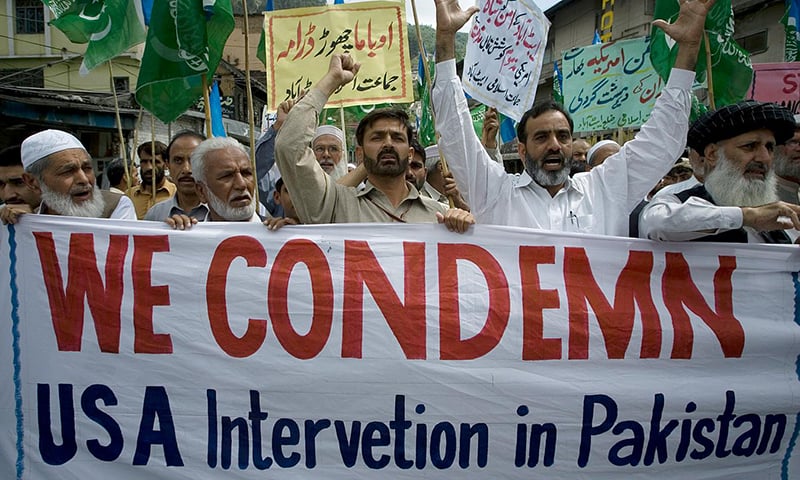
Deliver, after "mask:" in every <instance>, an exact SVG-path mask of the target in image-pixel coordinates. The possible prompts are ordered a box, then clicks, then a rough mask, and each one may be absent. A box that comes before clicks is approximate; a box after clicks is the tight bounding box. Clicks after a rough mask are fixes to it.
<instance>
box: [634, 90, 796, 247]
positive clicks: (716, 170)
mask: <svg viewBox="0 0 800 480" xmlns="http://www.w3.org/2000/svg"><path fill="white" fill-rule="evenodd" d="M793 133H794V118H793V117H792V114H791V112H789V110H787V109H785V108H783V107H781V106H779V105H776V104H774V103H762V102H757V101H754V100H747V101H743V102H739V103H737V104H734V105H728V106H725V107H722V108H720V109H718V110H716V111H714V112H709V113H706V114H705V115H703V116H702V117H700V118H699V119H698V120H697V121H695V122H694V123H693V124H692V126H691V128H690V129H689V135H688V144H689V146H690V147H691V148H693V149H694V150H696V151H698V152H702V153H703V154H704V155H705V166H706V171H705V183H704V184H703V185H698V186H696V187H694V188H691V189H689V190H685V191H682V192H679V193H677V194H674V195H673V194H666V195H660V196H656V197H655V198H654V199H653V201H652V202H651V203H650V204H649V205H648V206H647V207H646V208H645V209H644V211H643V212H642V216H641V220H640V224H639V232H640V236H641V237H643V238H650V239H653V240H666V241H708V242H734V243H791V241H790V238H789V236H787V235H786V233H785V232H784V230H786V229H791V228H795V229H796V228H798V227H800V220H799V219H798V214H800V206H797V205H792V204H789V203H785V202H780V201H778V196H777V194H776V191H775V184H776V176H775V172H774V171H773V169H772V157H773V150H774V148H775V146H776V145H780V144H783V143H784V142H786V141H787V140H788V139H789V138H791V137H792V134H793Z"/></svg>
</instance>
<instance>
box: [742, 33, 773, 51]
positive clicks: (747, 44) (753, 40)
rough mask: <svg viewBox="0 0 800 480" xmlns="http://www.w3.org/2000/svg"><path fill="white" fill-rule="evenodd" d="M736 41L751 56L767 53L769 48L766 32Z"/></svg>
mask: <svg viewBox="0 0 800 480" xmlns="http://www.w3.org/2000/svg"><path fill="white" fill-rule="evenodd" d="M734 40H736V43H738V44H739V46H741V47H742V48H743V49H744V50H745V51H746V52H748V53H750V55H755V54H757V53H763V52H766V51H767V49H768V48H769V45H768V44H767V31H766V30H762V31H760V32H756V33H753V34H750V35H745V36H743V37H739V38H735V39H734Z"/></svg>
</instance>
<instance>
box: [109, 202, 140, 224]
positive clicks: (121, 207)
mask: <svg viewBox="0 0 800 480" xmlns="http://www.w3.org/2000/svg"><path fill="white" fill-rule="evenodd" d="M108 218H117V219H120V220H138V219H137V218H136V209H135V208H134V207H133V202H132V201H131V199H130V198H128V197H125V196H123V197H120V199H119V203H118V204H117V208H115V209H114V211H113V212H111V216H110V217H108Z"/></svg>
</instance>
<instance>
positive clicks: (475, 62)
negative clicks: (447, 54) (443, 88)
mask: <svg viewBox="0 0 800 480" xmlns="http://www.w3.org/2000/svg"><path fill="white" fill-rule="evenodd" d="M480 5H481V10H480V11H479V12H478V14H477V15H475V17H474V18H473V20H472V28H471V29H470V32H469V41H468V42H467V52H466V55H465V56H464V73H463V75H462V83H463V84H464V91H465V92H467V93H468V94H469V95H470V96H471V97H473V98H474V99H475V100H478V101H479V102H481V103H483V104H484V105H487V106H489V107H496V108H497V110H498V111H499V112H500V113H502V114H503V115H505V116H507V117H510V118H513V119H514V120H516V121H519V120H520V119H521V118H522V115H523V114H524V113H525V112H526V111H527V110H528V109H529V108H531V107H532V106H533V101H534V99H535V98H536V87H537V86H538V85H539V76H540V75H541V73H542V59H543V58H544V50H545V47H547V32H548V31H549V30H550V20H548V19H547V17H546V16H545V15H544V13H543V12H542V10H541V9H540V8H539V7H538V5H536V3H534V2H533V0H482V1H481V2H480Z"/></svg>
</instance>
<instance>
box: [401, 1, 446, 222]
mask: <svg viewBox="0 0 800 480" xmlns="http://www.w3.org/2000/svg"><path fill="white" fill-rule="evenodd" d="M411 11H412V12H413V13H414V27H415V29H416V32H417V45H419V54H420V55H422V58H423V62H422V69H423V70H424V73H425V78H426V82H425V88H426V89H427V90H428V98H430V99H431V119H432V120H433V125H434V128H435V126H436V112H435V111H434V108H433V105H432V104H433V88H432V86H431V83H433V79H432V78H431V72H430V67H428V55H427V53H426V52H425V45H423V43H422V32H421V31H420V29H419V19H418V18H417V3H416V2H415V1H414V0H411ZM435 131H436V142H437V143H438V142H439V136H440V135H439V130H438V129H436V130H435ZM439 162H440V165H441V166H442V175H447V174H448V173H450V169H449V168H447V160H446V159H445V158H444V154H443V153H442V151H441V150H440V151H439ZM447 202H448V203H449V204H450V208H454V207H455V202H454V201H453V198H452V197H447Z"/></svg>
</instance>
